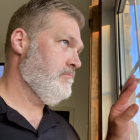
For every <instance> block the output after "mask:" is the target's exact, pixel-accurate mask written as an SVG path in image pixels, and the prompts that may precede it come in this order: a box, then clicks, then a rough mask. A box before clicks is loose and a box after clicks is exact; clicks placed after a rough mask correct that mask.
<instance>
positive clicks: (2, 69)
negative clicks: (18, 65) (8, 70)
mask: <svg viewBox="0 0 140 140" xmlns="http://www.w3.org/2000/svg"><path fill="white" fill-rule="evenodd" d="M3 71H4V65H0V78H1V76H2V75H3Z"/></svg>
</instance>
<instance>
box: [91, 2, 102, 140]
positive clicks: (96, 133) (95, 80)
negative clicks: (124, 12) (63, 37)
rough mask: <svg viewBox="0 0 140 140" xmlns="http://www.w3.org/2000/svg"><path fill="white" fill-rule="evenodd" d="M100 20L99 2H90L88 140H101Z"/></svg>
mask: <svg viewBox="0 0 140 140" xmlns="http://www.w3.org/2000/svg"><path fill="white" fill-rule="evenodd" d="M101 18H102V17H101V2H100V0H92V5H91V6H90V13H89V25H90V86H89V140H102V127H101V126H102V89H101V87H102V86H101V83H102V81H101V26H102V25H101Z"/></svg>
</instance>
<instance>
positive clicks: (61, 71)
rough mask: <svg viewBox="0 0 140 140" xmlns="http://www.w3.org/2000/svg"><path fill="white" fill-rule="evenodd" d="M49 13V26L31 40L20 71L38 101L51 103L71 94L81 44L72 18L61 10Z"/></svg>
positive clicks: (79, 64)
mask: <svg viewBox="0 0 140 140" xmlns="http://www.w3.org/2000/svg"><path fill="white" fill-rule="evenodd" d="M51 16H52V17H53V19H51V21H50V23H51V27H50V28H49V29H46V30H44V31H42V32H41V33H40V34H39V36H38V37H37V40H36V41H34V42H31V45H30V48H29V50H28V53H27V58H26V59H25V60H24V61H22V62H21V64H20V72H21V75H22V77H23V79H24V80H25V81H26V82H27V83H28V85H29V86H30V87H31V88H32V89H33V91H34V92H35V93H36V94H37V95H38V96H39V97H40V98H41V100H42V101H43V102H44V103H45V104H47V105H52V106H53V105H55V104H57V103H59V102H60V101H61V100H64V99H67V98H68V97H70V95H71V85H72V83H73V81H74V76H75V69H76V68H79V67H80V66H81V61H80V59H79V54H80V52H81V51H82V49H83V43H82V41H81V37H80V30H79V26H78V24H77V22H76V21H75V20H74V19H73V18H71V17H69V16H68V15H66V14H65V13H63V12H57V13H53V14H52V15H51Z"/></svg>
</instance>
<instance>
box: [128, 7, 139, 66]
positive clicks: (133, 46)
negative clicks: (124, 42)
mask: <svg viewBox="0 0 140 140" xmlns="http://www.w3.org/2000/svg"><path fill="white" fill-rule="evenodd" d="M129 13H130V21H131V27H130V30H129V32H130V37H131V47H130V55H131V56H132V60H131V63H132V67H134V66H135V65H136V63H137V61H138V42H137V31H136V18H135V9H134V5H130V6H129Z"/></svg>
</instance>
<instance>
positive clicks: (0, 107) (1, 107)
mask: <svg viewBox="0 0 140 140" xmlns="http://www.w3.org/2000/svg"><path fill="white" fill-rule="evenodd" d="M2 113H6V103H5V101H4V100H3V99H2V98H1V96H0V114H2Z"/></svg>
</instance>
